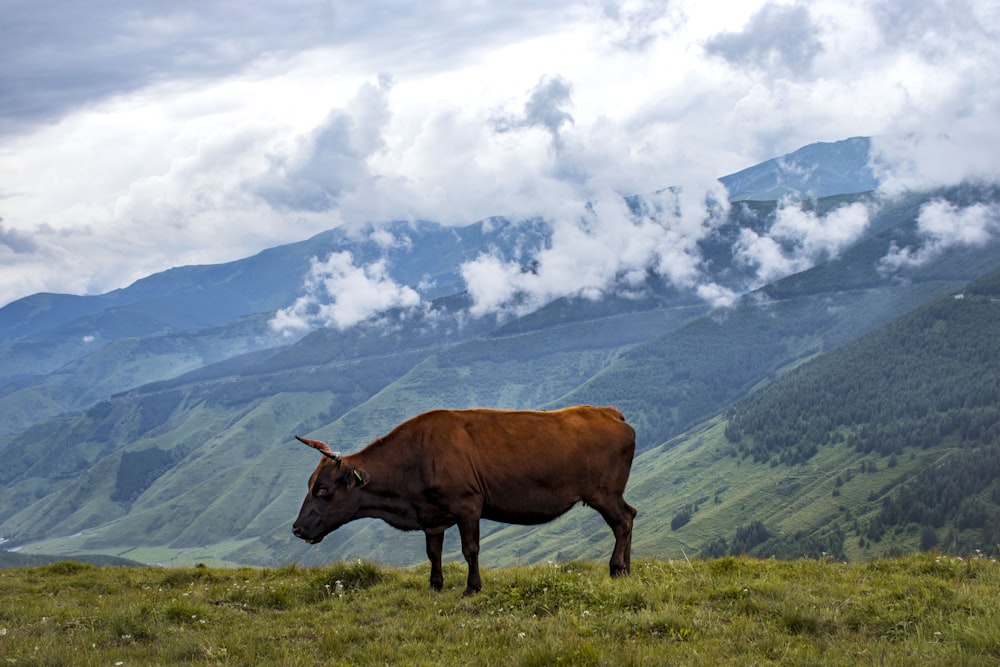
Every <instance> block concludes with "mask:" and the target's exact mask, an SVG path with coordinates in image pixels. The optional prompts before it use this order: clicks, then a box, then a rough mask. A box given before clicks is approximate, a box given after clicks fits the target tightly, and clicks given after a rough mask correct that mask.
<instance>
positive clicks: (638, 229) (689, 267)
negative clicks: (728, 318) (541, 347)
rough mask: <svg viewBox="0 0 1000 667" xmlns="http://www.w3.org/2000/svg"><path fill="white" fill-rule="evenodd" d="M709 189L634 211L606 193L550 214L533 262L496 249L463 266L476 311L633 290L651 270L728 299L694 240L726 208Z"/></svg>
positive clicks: (669, 194)
mask: <svg viewBox="0 0 1000 667" xmlns="http://www.w3.org/2000/svg"><path fill="white" fill-rule="evenodd" d="M716 194H718V193H716ZM706 195H707V193H705V192H704V191H703V192H701V193H700V197H696V196H684V194H683V193H682V192H680V191H670V190H667V191H663V192H661V193H660V194H658V195H650V196H646V197H642V198H640V199H639V206H638V211H637V212H634V211H632V210H630V208H629V207H628V205H627V204H626V202H625V201H624V200H623V199H622V198H621V197H618V196H616V195H615V194H613V193H610V192H609V193H605V196H604V197H601V198H599V199H596V200H594V201H593V202H588V203H587V204H586V205H585V206H583V207H581V208H580V209H576V210H567V211H565V212H564V214H563V215H562V216H561V217H558V218H555V219H554V220H552V224H553V230H552V239H551V242H550V244H549V245H548V246H547V247H545V248H543V249H541V250H540V251H539V252H538V253H537V254H536V255H535V256H534V261H533V263H532V264H531V265H530V266H525V265H524V264H523V263H518V262H511V261H503V260H501V259H500V258H498V257H497V256H496V255H495V254H491V253H484V254H482V255H480V256H479V257H478V258H477V259H475V260H474V261H471V262H467V263H465V264H464V265H463V266H462V276H463V278H464V279H465V282H466V285H467V287H468V291H469V294H470V296H471V297H472V300H473V306H472V314H473V315H477V316H481V315H485V314H492V313H499V314H501V315H504V314H508V313H512V314H524V313H527V312H531V311H532V310H535V309H537V308H539V307H540V306H543V305H545V304H546V303H549V302H551V301H553V300H554V299H557V298H560V297H564V296H578V297H583V298H589V299H598V298H600V297H601V296H603V295H605V294H608V293H612V292H615V293H620V292H625V293H628V292H629V291H631V290H637V289H640V288H641V287H642V284H643V283H644V281H645V280H646V278H647V275H648V274H649V273H653V274H656V275H659V276H661V277H663V278H665V279H666V280H667V281H669V282H670V283H672V284H674V285H676V286H678V287H681V288H684V289H691V290H696V291H699V292H700V293H702V294H703V295H704V297H705V298H707V299H710V300H711V301H713V302H719V301H721V300H725V299H727V298H728V296H727V295H725V294H724V290H721V289H720V288H718V286H713V285H711V281H709V280H708V279H707V278H706V277H705V276H704V275H703V272H702V269H701V267H700V263H701V261H702V257H701V251H700V249H699V247H698V245H697V243H698V241H699V240H701V239H703V238H704V237H705V236H706V235H708V234H709V233H711V231H712V230H713V228H714V227H715V226H716V225H717V224H718V223H720V222H721V221H722V220H723V218H724V213H725V207H723V206H720V205H714V206H712V205H710V204H708V203H707V197H706Z"/></svg>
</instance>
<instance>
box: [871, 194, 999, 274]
mask: <svg viewBox="0 0 1000 667" xmlns="http://www.w3.org/2000/svg"><path fill="white" fill-rule="evenodd" d="M917 233H918V235H919V237H920V241H919V243H918V244H917V245H915V246H909V245H908V246H904V247H899V245H897V244H896V242H895V241H894V242H893V243H892V245H891V246H890V248H889V252H888V253H887V254H886V256H885V257H883V258H882V259H881V261H880V262H879V269H880V270H881V271H882V272H883V273H886V274H892V273H896V272H897V271H899V270H900V269H904V268H908V267H917V266H922V265H924V264H926V263H927V262H929V261H931V260H933V259H936V258H937V257H939V256H940V255H941V254H942V253H943V252H945V251H946V250H948V249H949V248H952V247H955V246H973V247H981V246H983V245H986V244H987V243H989V242H991V241H993V240H995V239H996V238H997V235H998V234H1000V206H998V205H997V204H983V203H977V204H973V205H972V206H966V207H959V206H956V205H955V204H952V203H951V202H949V201H946V200H943V199H935V200H933V201H930V202H927V203H926V204H924V205H923V206H921V207H920V214H919V215H918V217H917Z"/></svg>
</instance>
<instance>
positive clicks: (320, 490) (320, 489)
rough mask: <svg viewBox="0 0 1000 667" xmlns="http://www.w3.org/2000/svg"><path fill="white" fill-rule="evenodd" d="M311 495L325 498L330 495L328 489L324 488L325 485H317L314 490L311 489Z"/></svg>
mask: <svg viewBox="0 0 1000 667" xmlns="http://www.w3.org/2000/svg"><path fill="white" fill-rule="evenodd" d="M313 495H314V496H316V497H317V498H326V497H327V496H328V495H330V489H328V488H326V487H325V486H317V487H316V490H315V491H313Z"/></svg>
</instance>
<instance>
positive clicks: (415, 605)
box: [0, 555, 1000, 667]
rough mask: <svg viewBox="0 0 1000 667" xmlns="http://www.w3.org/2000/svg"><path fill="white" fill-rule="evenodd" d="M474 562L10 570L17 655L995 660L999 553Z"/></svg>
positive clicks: (3, 631) (18, 658)
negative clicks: (622, 569) (853, 559)
mask: <svg viewBox="0 0 1000 667" xmlns="http://www.w3.org/2000/svg"><path fill="white" fill-rule="evenodd" d="M462 570H463V568H461V567H459V566H456V565H448V566H447V567H446V568H445V586H446V588H445V590H444V591H443V592H442V593H429V592H428V589H427V568H423V567H421V568H416V569H406V570H402V569H391V568H385V567H379V566H375V565H372V564H371V563H368V562H364V561H358V562H353V563H337V564H334V565H332V566H328V567H321V568H300V567H286V568H280V569H276V570H275V569H257V568H238V569H213V568H208V567H204V566H199V567H193V568H170V569H163V568H128V569H123V568H95V567H92V566H87V565H82V564H78V563H73V562H64V563H58V564H55V565H50V566H46V567H39V568H23V569H18V570H5V571H0V596H2V597H3V600H4V606H3V609H2V610H0V659H2V660H5V661H7V662H10V663H11V664H50V665H54V664H73V665H113V664H125V665H162V664H192V663H194V664H230V663H232V664H275V665H277V664H280V665H307V664H308V665H313V664H345V665H347V664H350V665H376V664H378V665H384V664H435V665H468V664H479V665H554V664H569V665H615V666H617V665H662V664H685V665H711V666H713V667H714V666H715V665H722V664H724V665H761V664H796V665H800V664H824V665H851V666H853V665H858V664H900V665H902V664H941V665H944V664H947V665H974V664H975V665H979V664H992V663H993V662H995V660H996V656H997V654H998V652H1000V643H998V642H1000V640H998V637H1000V622H998V618H1000V614H998V611H1000V609H998V602H997V600H998V599H1000V565H998V563H997V562H996V561H994V560H989V559H985V558H973V559H966V560H962V559H956V558H949V557H942V556H936V555H920V556H911V557H907V558H901V559H891V560H878V561H874V562H870V563H865V564H845V563H839V562H836V561H832V560H829V559H826V560H822V561H794V562H781V561H775V560H752V559H748V558H723V559H716V560H708V561H698V560H694V561H686V560H677V561H662V560H652V559H644V560H639V561H633V571H632V575H631V576H630V577H626V578H620V579H615V580H612V579H610V578H608V576H607V572H606V571H605V568H604V567H603V565H602V566H596V565H593V564H590V563H584V562H579V561H569V562H560V563H554V564H547V565H536V566H533V567H513V568H504V569H495V570H490V569H487V570H485V571H484V573H483V574H484V589H483V592H482V593H480V594H479V595H476V596H473V597H471V598H463V597H461V596H460V591H461V585H462V584H460V582H461V581H463V580H464V575H463V572H462Z"/></svg>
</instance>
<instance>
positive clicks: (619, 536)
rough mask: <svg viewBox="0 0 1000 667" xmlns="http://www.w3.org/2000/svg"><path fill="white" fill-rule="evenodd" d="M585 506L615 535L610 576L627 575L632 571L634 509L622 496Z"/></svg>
mask: <svg viewBox="0 0 1000 667" xmlns="http://www.w3.org/2000/svg"><path fill="white" fill-rule="evenodd" d="M587 504H588V505H590V506H591V507H593V508H594V509H595V510H597V511H598V512H600V514H601V516H602V517H604V520H605V521H606V522H607V523H608V525H609V526H610V527H611V532H613V533H614V535H615V548H614V551H612V552H611V561H610V563H609V568H610V570H611V576H612V577H620V576H622V575H625V574H628V573H629V572H630V571H631V569H632V522H633V519H635V515H636V509H635V508H634V507H632V506H631V505H629V504H628V503H627V502H625V498H623V497H622V496H611V497H608V498H606V499H602V501H598V502H588V503H587Z"/></svg>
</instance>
